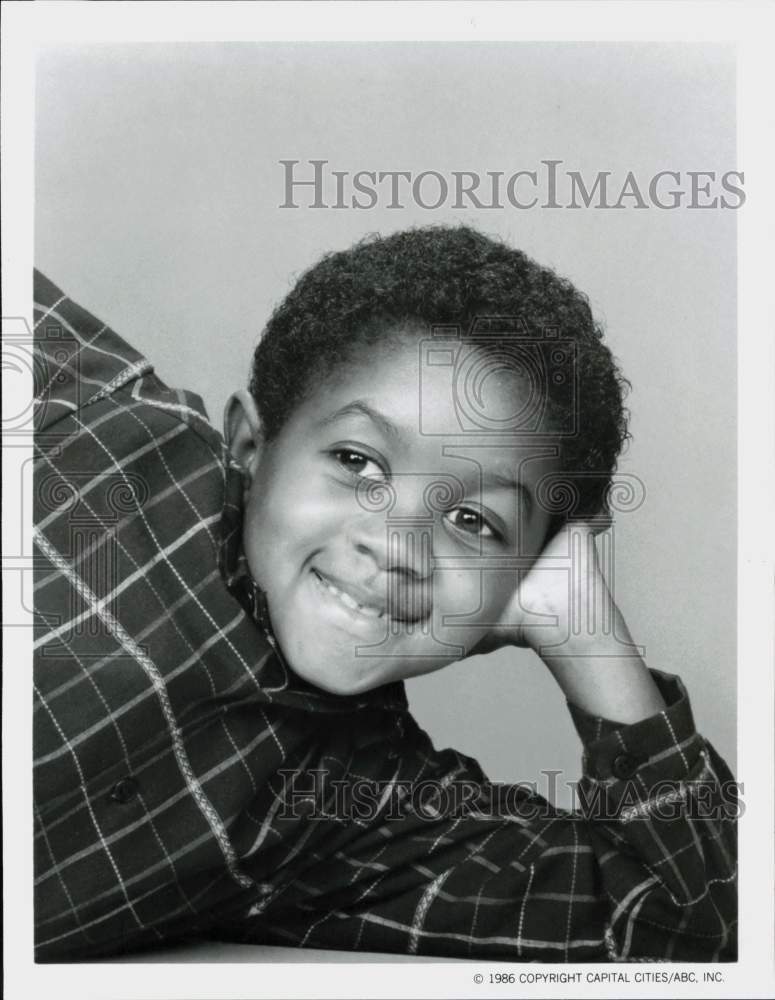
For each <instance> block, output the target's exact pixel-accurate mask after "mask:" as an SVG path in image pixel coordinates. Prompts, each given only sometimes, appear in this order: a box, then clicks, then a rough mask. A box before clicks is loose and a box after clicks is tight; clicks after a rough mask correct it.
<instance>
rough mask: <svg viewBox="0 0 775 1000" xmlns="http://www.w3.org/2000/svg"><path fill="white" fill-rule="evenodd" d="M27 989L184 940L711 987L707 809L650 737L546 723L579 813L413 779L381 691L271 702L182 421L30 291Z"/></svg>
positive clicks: (259, 614)
mask: <svg viewBox="0 0 775 1000" xmlns="http://www.w3.org/2000/svg"><path fill="white" fill-rule="evenodd" d="M36 310H37V314H36V331H35V332H36V337H37V358H36V383H37V384H36V460H35V525H36V527H35V540H36V546H37V555H36V575H35V700H34V719H35V723H34V803H35V865H36V869H35V873H36V878H35V893H36V895H35V921H36V942H37V957H38V959H39V960H62V959H69V958H84V957H90V956H100V955H109V954H117V953H120V952H121V951H123V950H127V949H130V948H137V947H141V946H144V945H148V944H152V943H154V942H160V941H169V940H173V939H180V938H183V937H191V936H194V935H199V936H202V935H205V936H208V937H211V938H212V937H221V938H227V939H229V940H236V941H256V942H272V943H279V944H297V945H306V946H309V947H315V948H339V949H345V950H352V949H363V950H368V951H382V952H405V953H418V954H430V955H439V956H454V957H472V958H473V957H476V958H499V959H511V960H517V961H519V960H524V961H591V960H598V961H599V960H647V959H652V960H656V959H659V960H719V959H722V960H723V959H726V960H729V959H733V958H734V957H735V954H736V952H735V933H734V928H735V924H736V919H735V917H736V887H735V870H736V862H735V823H734V817H735V815H736V811H737V809H736V799H735V786H734V782H732V779H731V775H730V774H729V772H728V770H727V768H726V766H725V764H724V763H723V761H722V760H721V759H720V758H719V757H718V756H717V754H716V753H715V752H714V750H713V748H712V747H711V746H710V745H709V744H708V743H707V742H706V741H705V740H704V739H702V737H700V736H699V735H698V734H697V733H696V731H695V728H694V724H693V721H692V714H691V710H690V707H689V704H688V700H687V696H686V693H685V691H684V689H683V687H682V686H681V683H680V681H679V680H678V679H677V678H675V677H670V676H668V675H664V674H658V673H655V677H656V679H657V682H658V684H659V686H660V688H661V690H662V693H663V694H664V696H665V698H666V701H667V705H668V707H667V708H666V709H665V710H664V711H662V712H660V713H659V714H658V715H655V716H653V717H652V718H649V719H645V720H643V721H641V722H638V723H636V724H634V725H629V726H617V725H616V724H615V723H612V722H609V721H606V720H603V719H595V718H592V717H591V716H589V715H587V714H585V713H584V712H582V711H580V710H579V709H577V708H574V706H570V709H571V712H572V715H573V718H574V721H575V724H576V727H577V729H578V731H579V734H580V736H581V738H582V741H583V743H584V746H585V752H584V774H583V777H582V779H581V781H580V783H579V785H578V800H579V808H578V809H574V810H573V811H563V810H560V809H558V808H555V807H553V806H552V805H551V804H550V803H548V802H547V801H546V800H544V799H543V798H541V797H540V796H538V795H537V794H535V792H534V791H531V790H530V788H529V787H528V786H519V785H514V786H509V785H500V784H494V783H490V782H488V781H487V780H486V778H485V777H484V775H483V774H482V772H481V770H480V768H479V766H478V764H477V763H476V762H475V761H474V760H471V759H469V758H467V757H464V756H463V755H462V754H459V753H457V752H455V751H454V750H443V751H437V750H436V749H435V748H434V747H433V744H432V743H431V741H430V739H429V738H428V736H427V735H426V734H425V733H424V732H423V731H422V730H421V729H420V728H419V726H418V725H417V724H416V722H415V721H414V720H413V718H412V716H411V715H410V714H409V711H408V708H407V703H406V698H405V695H404V689H403V685H401V684H394V685H389V686H386V687H383V688H380V689H378V690H375V691H372V692H370V693H368V694H367V695H363V696H357V697H355V696H353V697H340V696H334V695H330V694H327V693H326V692H323V691H320V690H318V689H316V688H314V687H312V686H311V685H309V684H307V683H306V682H304V681H302V680H301V679H300V678H298V677H297V676H295V675H294V674H293V673H292V672H291V671H290V670H289V669H288V667H287V666H286V664H285V663H284V662H283V659H282V655H281V653H280V651H279V650H278V649H277V648H276V647H275V645H274V641H273V638H272V634H271V629H270V627H269V622H268V618H267V615H266V608H265V606H264V605H263V602H262V595H261V594H260V593H258V592H257V591H256V589H255V587H254V586H253V585H252V582H251V580H250V577H249V574H247V573H246V571H245V565H244V559H243V558H242V556H241V545H240V521H241V496H242V481H241V476H240V473H239V471H238V470H237V469H236V468H234V467H233V466H232V465H231V464H230V462H229V459H228V456H227V454H226V452H225V449H224V444H223V441H222V439H221V438H220V436H219V435H218V434H217V433H216V432H215V431H214V430H213V428H212V427H211V426H210V424H209V423H208V422H207V419H206V414H205V411H204V408H203V406H202V403H201V401H200V400H199V398H198V397H196V396H193V395H191V394H189V393H184V392H178V391H174V390H171V389H168V388H167V387H166V386H165V385H164V384H163V383H162V382H160V380H159V379H158V378H157V377H156V376H155V375H154V373H153V369H152V367H151V365H150V364H149V363H148V362H147V361H146V360H145V359H144V358H142V357H141V356H140V355H139V354H137V353H136V352H135V351H134V350H132V349H131V348H130V347H128V346H127V345H126V344H125V343H124V342H123V341H122V340H121V339H120V338H119V337H118V336H117V335H116V334H115V333H113V332H112V331H111V330H110V329H108V328H107V327H106V326H104V325H103V324H101V323H100V322H98V321H97V320H96V319H95V318H94V317H93V316H91V315H89V314H88V313H87V312H85V311H84V310H83V309H81V308H80V307H78V306H77V305H75V304H74V303H73V302H71V301H70V300H68V299H67V297H66V296H65V295H63V293H62V292H60V291H59V289H57V288H56V287H54V286H53V285H52V284H51V283H50V282H49V281H47V280H46V279H45V278H43V277H42V276H40V275H36Z"/></svg>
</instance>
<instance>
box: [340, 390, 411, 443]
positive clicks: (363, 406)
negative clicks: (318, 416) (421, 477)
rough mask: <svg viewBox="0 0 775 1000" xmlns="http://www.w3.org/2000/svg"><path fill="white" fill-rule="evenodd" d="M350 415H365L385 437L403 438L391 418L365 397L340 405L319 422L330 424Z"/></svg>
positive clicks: (399, 439)
mask: <svg viewBox="0 0 775 1000" xmlns="http://www.w3.org/2000/svg"><path fill="white" fill-rule="evenodd" d="M350 416H357V417H366V418H367V419H368V420H370V421H371V422H372V423H373V424H375V425H376V427H377V428H378V429H379V430H380V431H381V432H382V433H383V434H384V435H385V437H391V438H395V440H397V441H402V440H403V435H402V434H401V431H400V430H399V428H398V427H397V426H396V425H395V424H394V423H393V422H392V420H388V418H387V417H386V416H385V415H384V413H380V412H379V410H375V409H374V407H373V406H369V404H368V403H367V402H366V400H365V399H354V400H353V401H352V402H351V403H346V404H345V405H344V406H340V407H339V409H338V410H336V411H335V412H334V413H331V414H329V415H328V416H327V417H324V418H323V420H322V421H321V423H322V424H323V425H327V424H332V423H334V422H335V421H336V420H340V419H341V418H342V417H350Z"/></svg>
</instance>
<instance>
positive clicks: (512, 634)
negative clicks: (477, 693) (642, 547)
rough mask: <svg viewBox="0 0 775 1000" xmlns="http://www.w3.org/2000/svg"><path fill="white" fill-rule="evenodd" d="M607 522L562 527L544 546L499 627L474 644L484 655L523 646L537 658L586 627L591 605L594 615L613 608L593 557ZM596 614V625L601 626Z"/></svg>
mask: <svg viewBox="0 0 775 1000" xmlns="http://www.w3.org/2000/svg"><path fill="white" fill-rule="evenodd" d="M604 527H606V524H605V523H600V524H596V523H593V522H590V521H576V522H574V523H573V524H566V525H564V526H563V527H562V528H560V530H559V531H558V532H557V533H556V534H555V535H554V536H553V537H552V538H551V539H550V540H549V541H548V542H547V544H546V546H545V547H544V550H543V551H542V552H541V555H540V556H539V557H538V559H537V560H536V561H535V563H534V564H533V566H532V567H531V568H530V570H529V571H525V572H524V573H523V574H522V577H521V583H520V585H519V587H518V589H517V590H516V591H515V592H514V595H513V597H512V598H511V600H510V601H509V603H508V604H507V605H506V608H505V609H504V611H503V614H502V616H501V619H500V622H499V623H498V624H497V625H496V626H495V627H494V628H493V630H492V631H491V632H490V633H489V634H488V635H487V636H485V637H484V638H483V639H482V641H481V642H480V643H479V644H477V647H476V649H475V650H474V652H476V653H483V652H490V651H492V650H494V649H499V648H500V647H501V646H527V647H529V648H530V649H532V650H534V651H535V652H536V653H538V654H539V656H540V655H541V653H542V648H543V647H552V646H558V645H560V644H562V643H564V642H565V641H566V640H568V639H570V637H571V635H572V633H573V632H574V631H575V632H576V633H578V631H579V629H582V630H583V629H584V628H586V624H587V609H588V608H590V609H591V605H590V603H589V602H590V600H591V601H593V602H595V603H596V604H597V606H598V610H599V611H600V612H602V610H603V608H604V607H605V608H606V609H607V614H606V618H605V621H606V623H607V622H608V620H609V619H610V615H611V612H612V610H613V607H614V604H613V599H612V598H611V595H610V592H609V590H608V586H607V584H606V581H605V578H604V576H603V573H602V571H601V569H600V564H599V561H598V557H597V549H596V547H595V543H594V536H595V535H596V534H598V533H599V532H600V531H601V530H602V529H603V528H604ZM603 621H604V619H603V616H602V614H599V615H598V616H597V618H596V622H595V624H596V625H597V626H598V627H599V628H600V627H602V625H603Z"/></svg>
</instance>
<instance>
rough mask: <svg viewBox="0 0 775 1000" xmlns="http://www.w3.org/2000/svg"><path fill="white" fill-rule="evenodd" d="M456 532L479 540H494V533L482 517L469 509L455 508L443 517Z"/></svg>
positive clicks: (476, 511) (477, 512)
mask: <svg viewBox="0 0 775 1000" xmlns="http://www.w3.org/2000/svg"><path fill="white" fill-rule="evenodd" d="M444 516H445V517H446V519H447V520H448V521H449V522H450V524H452V525H453V526H454V527H455V528H457V529H458V531H463V532H465V534H467V535H476V536H477V537H479V538H495V537H496V533H495V532H494V531H493V529H492V528H491V527H490V525H489V524H488V523H487V520H486V519H485V517H484V515H483V514H481V513H480V512H479V511H478V510H473V509H472V508H471V507H456V508H455V509H454V510H451V511H449V513H448V514H445V515H444Z"/></svg>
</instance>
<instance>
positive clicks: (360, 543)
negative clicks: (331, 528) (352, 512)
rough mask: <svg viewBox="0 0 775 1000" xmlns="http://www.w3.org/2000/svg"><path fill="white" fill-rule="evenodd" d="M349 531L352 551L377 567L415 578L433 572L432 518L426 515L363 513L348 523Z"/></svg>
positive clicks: (420, 577)
mask: <svg viewBox="0 0 775 1000" xmlns="http://www.w3.org/2000/svg"><path fill="white" fill-rule="evenodd" d="M348 534H349V539H350V544H351V545H352V547H353V548H354V549H355V551H356V552H357V553H358V554H359V555H361V556H363V557H365V558H366V559H369V560H370V561H372V562H373V564H374V567H375V569H377V570H380V571H382V572H385V573H391V574H393V575H396V574H398V575H406V576H408V577H411V578H412V579H413V580H415V581H420V580H426V579H428V578H430V576H431V573H432V572H433V519H432V518H431V517H428V516H427V515H426V516H424V517H411V516H403V517H397V516H394V515H392V514H391V515H388V514H385V513H373V514H364V515H362V516H360V517H358V518H356V519H354V520H353V521H352V522H351V524H350V528H349V532H348Z"/></svg>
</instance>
